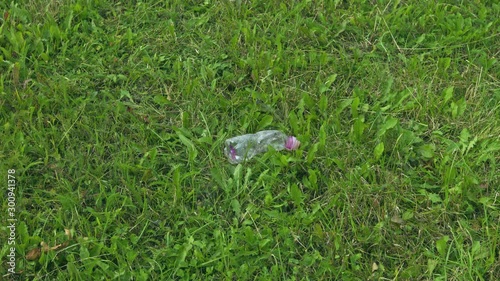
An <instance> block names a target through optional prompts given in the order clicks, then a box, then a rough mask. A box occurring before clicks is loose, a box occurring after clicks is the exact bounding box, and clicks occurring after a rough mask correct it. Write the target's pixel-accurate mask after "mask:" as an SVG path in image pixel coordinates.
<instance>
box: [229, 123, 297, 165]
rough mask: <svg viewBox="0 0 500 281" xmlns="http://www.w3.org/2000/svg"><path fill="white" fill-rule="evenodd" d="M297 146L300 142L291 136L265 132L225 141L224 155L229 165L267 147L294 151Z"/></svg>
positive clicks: (269, 131) (272, 131) (278, 132)
mask: <svg viewBox="0 0 500 281" xmlns="http://www.w3.org/2000/svg"><path fill="white" fill-rule="evenodd" d="M299 145H300V141H298V140H297V139H296V138H295V137H293V136H287V135H286V134H285V133H283V132H281V131H277V130H266V131H260V132H257V133H255V134H248V135H242V136H237V137H234V138H230V139H227V140H226V142H225V147H224V154H225V155H226V157H227V159H229V162H230V163H231V164H238V163H241V162H243V161H245V160H249V159H251V158H252V157H254V156H255V155H257V154H260V153H264V152H266V151H267V148H268V146H272V147H273V148H274V149H276V150H283V149H286V150H295V149H297V148H298V147H299Z"/></svg>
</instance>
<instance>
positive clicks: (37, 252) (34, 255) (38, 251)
mask: <svg viewBox="0 0 500 281" xmlns="http://www.w3.org/2000/svg"><path fill="white" fill-rule="evenodd" d="M64 234H66V236H68V240H66V241H65V242H64V243H61V244H58V245H55V246H53V247H50V246H49V245H48V244H47V243H45V241H42V242H40V247H39V248H35V249H33V250H31V251H29V252H28V253H27V254H26V259H27V260H29V261H33V260H36V259H38V258H39V257H40V256H41V255H42V253H47V252H50V251H57V250H60V249H64V248H65V247H66V246H68V245H69V240H71V238H72V235H71V230H70V229H67V228H65V229H64Z"/></svg>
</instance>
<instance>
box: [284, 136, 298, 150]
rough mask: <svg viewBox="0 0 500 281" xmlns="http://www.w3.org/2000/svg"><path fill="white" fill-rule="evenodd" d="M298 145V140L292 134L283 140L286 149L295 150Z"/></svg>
mask: <svg viewBox="0 0 500 281" xmlns="http://www.w3.org/2000/svg"><path fill="white" fill-rule="evenodd" d="M299 145H300V141H299V140H298V139H297V138H296V137H294V136H289V137H288V138H287V139H286V142H285V148H286V150H296V149H297V148H299Z"/></svg>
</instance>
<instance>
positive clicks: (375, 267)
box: [372, 262, 378, 272]
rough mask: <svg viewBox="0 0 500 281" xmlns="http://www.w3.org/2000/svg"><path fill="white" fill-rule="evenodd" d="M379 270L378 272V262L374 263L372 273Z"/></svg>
mask: <svg viewBox="0 0 500 281" xmlns="http://www.w3.org/2000/svg"><path fill="white" fill-rule="evenodd" d="M377 270H378V265H377V263H376V262H374V263H373V264H372V272H375V271H377Z"/></svg>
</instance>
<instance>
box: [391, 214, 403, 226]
mask: <svg viewBox="0 0 500 281" xmlns="http://www.w3.org/2000/svg"><path fill="white" fill-rule="evenodd" d="M391 222H393V223H397V224H403V223H405V221H404V220H403V219H402V218H401V217H400V216H398V215H394V216H392V218H391Z"/></svg>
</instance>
